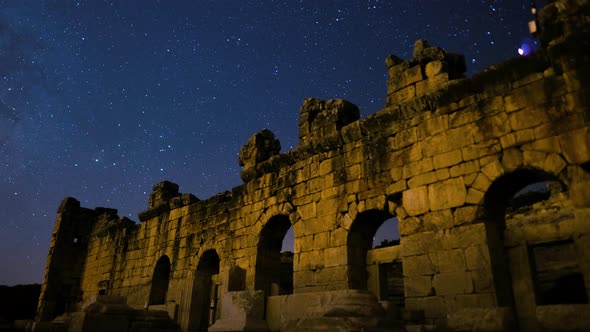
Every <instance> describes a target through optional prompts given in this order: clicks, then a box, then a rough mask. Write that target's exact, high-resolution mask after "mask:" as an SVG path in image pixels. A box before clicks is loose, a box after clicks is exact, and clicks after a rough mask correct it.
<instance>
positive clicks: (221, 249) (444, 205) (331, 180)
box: [38, 1, 590, 331]
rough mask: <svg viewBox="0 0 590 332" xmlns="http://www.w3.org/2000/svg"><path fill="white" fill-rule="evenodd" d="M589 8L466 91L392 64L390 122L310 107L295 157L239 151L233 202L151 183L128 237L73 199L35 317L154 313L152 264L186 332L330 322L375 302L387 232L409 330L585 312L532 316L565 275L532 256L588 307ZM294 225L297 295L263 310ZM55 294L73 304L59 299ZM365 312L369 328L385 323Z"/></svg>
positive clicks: (565, 13) (554, 308) (112, 216)
mask: <svg viewBox="0 0 590 332" xmlns="http://www.w3.org/2000/svg"><path fill="white" fill-rule="evenodd" d="M589 8H590V4H589V3H588V1H555V2H552V3H551V4H550V5H549V6H548V7H547V8H545V9H543V11H541V15H540V19H541V23H542V24H543V26H544V29H545V30H544V31H545V32H544V34H543V35H541V36H540V38H541V41H542V43H543V48H542V50H540V51H538V52H537V53H535V54H533V55H530V56H528V57H520V58H516V59H513V60H510V61H508V62H506V63H503V64H500V65H497V66H494V67H491V68H489V69H487V70H485V71H483V72H481V73H479V74H477V75H476V76H474V77H473V78H471V79H466V78H464V77H463V72H464V71H465V65H464V59H463V57H462V56H460V55H454V54H449V53H447V52H445V51H444V50H442V49H440V48H438V47H431V46H429V45H428V43H426V42H425V41H422V40H420V41H418V42H416V46H415V49H414V54H413V59H411V60H408V61H403V60H401V59H399V58H397V57H394V56H390V57H388V58H387V61H386V64H387V68H388V72H389V80H388V84H387V96H388V97H387V101H386V105H385V108H384V109H383V110H381V111H379V112H377V113H375V114H373V115H371V116H369V117H367V118H365V119H359V111H358V109H357V108H356V106H355V105H353V104H351V103H349V102H346V101H343V100H328V101H323V100H319V99H307V100H305V101H304V103H303V106H302V107H301V111H300V112H301V115H300V120H299V146H298V147H296V148H295V149H294V150H291V151H288V152H285V153H282V154H281V153H279V151H280V143H279V142H278V141H277V140H276V139H275V138H274V135H273V134H272V133H271V132H270V131H268V130H265V131H261V132H260V133H257V134H255V135H254V136H252V138H250V140H249V141H248V142H247V144H246V145H245V146H244V147H243V148H242V150H241V151H240V164H241V165H242V166H244V169H243V171H242V173H241V178H242V179H243V180H244V184H243V185H241V186H239V187H236V188H234V189H232V191H227V192H224V193H221V194H219V195H216V196H214V197H211V198H209V199H206V200H202V201H200V200H199V199H197V198H196V197H194V196H193V195H191V194H181V193H180V192H179V188H178V186H177V185H175V184H172V183H169V182H163V183H160V184H158V185H156V186H154V190H153V193H152V194H151V195H150V199H149V205H148V210H146V211H144V212H142V213H140V215H139V218H140V223H139V224H137V225H136V224H133V223H132V222H130V221H128V220H126V219H120V218H119V217H118V216H117V215H116V211H114V210H109V209H100V208H97V209H96V210H89V209H84V208H80V207H79V203H77V202H76V201H75V200H73V199H66V200H65V201H64V203H63V204H62V206H61V207H60V210H59V213H58V220H57V222H56V228H55V230H54V234H53V238H52V243H51V248H50V255H49V257H48V266H47V271H46V278H45V282H44V285H43V291H42V296H41V299H40V306H39V313H38V315H39V318H40V319H45V320H46V319H51V318H53V317H55V316H56V314H57V313H60V312H63V311H64V310H65V309H64V310H61V309H59V308H58V307H60V306H62V304H61V302H60V303H59V304H56V303H57V302H59V301H62V302H63V301H65V302H67V303H70V302H71V303H74V302H76V300H77V301H81V300H85V299H88V298H90V297H91V296H93V295H96V294H97V293H106V294H110V295H120V296H124V297H126V298H127V301H128V303H129V304H130V305H133V306H137V307H144V306H146V305H149V302H150V299H149V297H150V293H151V292H152V287H153V284H154V282H153V278H154V269H155V267H156V263H157V262H158V261H159V260H160V259H161V258H162V257H163V256H166V257H167V258H168V261H169V265H170V266H169V272H170V274H169V284H168V288H167V292H166V301H165V302H166V303H165V304H164V308H165V310H168V311H169V313H170V315H171V317H173V318H174V319H175V320H176V321H177V322H179V324H180V325H181V327H182V329H183V330H185V331H186V330H189V329H197V328H203V327H207V326H208V325H210V324H211V323H215V325H213V326H212V327H211V328H210V330H215V328H216V326H218V330H224V329H225V330H227V326H226V325H224V324H228V323H227V321H228V319H234V320H236V318H235V317H224V314H223V313H224V312H225V313H226V315H229V313H230V312H232V311H231V310H234V309H231V310H230V308H234V307H239V303H238V302H239V301H242V302H243V301H245V300H243V298H244V297H247V298H248V301H251V303H257V306H255V307H261V309H260V308H259V310H258V311H252V310H251V307H248V308H250V309H248V310H250V311H248V310H246V309H244V307H241V309H240V310H242V311H239V312H240V315H241V316H239V317H241V318H240V319H241V323H236V324H243V327H244V326H246V325H248V324H255V325H256V324H259V325H256V326H259V327H260V326H270V327H271V329H273V330H276V329H283V330H285V329H288V328H289V326H291V325H292V326H303V325H293V324H295V323H293V322H295V321H297V322H298V323H297V324H303V323H301V322H302V319H304V318H305V317H315V316H322V315H326V314H327V312H328V311H330V310H332V309H333V307H331V305H332V304H333V305H337V304H338V301H341V302H342V301H343V302H346V301H349V302H346V303H349V304H350V303H352V302H350V299H354V301H368V300H366V299H365V298H362V299H361V297H360V295H358V294H361V293H354V292H350V291H349V290H351V289H352V290H369V291H370V292H372V293H373V294H374V295H375V296H376V297H379V296H380V294H375V293H379V292H378V289H379V282H380V281H379V280H380V279H379V277H378V276H376V274H378V273H379V272H378V271H379V268H378V266H379V265H378V263H379V262H381V263H386V262H385V261H382V260H383V258H379V257H381V256H379V252H376V251H375V252H374V251H371V252H369V250H370V249H371V241H372V237H373V236H374V234H375V232H376V230H377V229H378V228H379V226H380V225H381V224H382V223H383V221H384V220H386V219H389V218H391V217H394V216H395V217H396V218H397V219H398V220H399V232H400V235H401V242H400V245H399V246H398V247H395V248H392V249H388V250H383V252H386V254H382V255H385V256H383V257H386V259H385V260H388V262H390V263H391V262H393V261H395V260H401V262H402V267H403V269H402V270H403V285H404V293H405V299H404V301H403V302H404V305H405V308H404V310H405V311H404V312H405V314H403V317H401V316H400V317H401V318H403V319H405V320H406V322H410V321H414V323H412V324H435V325H439V326H445V325H448V326H450V327H452V328H456V329H457V330H461V329H465V330H469V331H471V330H473V329H474V328H475V327H478V326H479V328H489V326H488V327H485V324H492V325H494V324H496V325H494V326H493V328H496V329H498V330H500V329H502V328H507V327H505V326H512V327H514V325H510V324H518V325H519V326H520V328H521V329H523V330H526V331H535V330H539V329H545V328H547V327H548V326H553V325H551V324H554V325H556V326H558V325H559V324H558V323H556V322H559V320H561V319H568V318H567V317H573V316H575V315H576V314H580V312H588V311H589V310H590V309H589V307H588V305H587V302H588V301H587V297H588V295H587V297H586V301H585V303H586V304H584V303H570V302H571V301H570V302H567V301H565V300H561V302H560V303H558V304H559V305H541V304H540V303H539V300H538V299H539V295H538V294H536V293H535V292H537V291H538V289H539V287H540V286H539V285H540V283H539V281H538V280H537V279H538V278H539V275H541V276H543V275H554V273H553V274H552V273H549V274H547V273H545V272H543V271H545V270H549V271H553V270H551V269H552V268H551V266H554V265H552V264H559V262H561V261H560V260H559V259H557V261H558V262H557V263H554V262H553V263H551V262H552V261H551V259H549V258H548V259H547V260H545V259H542V260H539V258H536V261H535V258H534V257H536V256H535V254H537V253H539V252H541V253H543V252H552V251H551V250H550V249H547V250H545V251H543V249H542V248H541V249H538V248H537V247H538V246H541V247H542V246H543V245H546V246H549V247H551V244H552V243H553V245H560V243H566V245H565V247H564V248H566V247H567V250H570V251H571V252H573V253H575V255H576V257H575V258H573V259H572V260H569V261H567V262H566V264H569V265H568V266H569V267H570V268H571V269H572V271H575V272H576V273H577V274H578V275H579V276H580V277H581V280H582V282H581V284H580V283H579V281H578V284H580V285H581V288H578V289H577V290H578V291H580V290H582V291H585V292H587V293H588V292H589V289H590V263H589V262H590V245H589V244H588V243H589V241H588V240H589V236H590V223H588V218H587V215H588V213H590V210H589V209H588V207H590V194H589V192H590V191H589V190H588V189H587V188H588V185H589V184H590V173H589V172H588V169H589V166H588V165H590V141H589V139H590V135H589V133H588V105H589V101H590V100H589V97H588V96H590V93H589V91H588V89H589V87H590V84H589V82H588V77H590V67H589V66H590V64H589V63H590V62H589V61H588V58H587V54H588V53H587V52H588V49H589V48H588V44H587V43H588V40H590V39H588V36H589V35H588V32H589V30H588V22H587V17H588V13H589ZM547 182H552V183H557V184H558V186H556V187H555V188H556V189H555V190H553V191H551V192H550V195H549V196H548V200H545V201H543V202H542V203H536V204H533V205H532V207H530V206H529V210H527V212H526V213H525V212H522V211H521V212H522V213H520V214H519V213H518V212H514V211H519V210H518V209H516V210H514V202H513V201H514V199H515V198H514V199H513V197H515V195H516V194H517V193H518V192H519V191H520V190H521V189H523V188H525V187H526V186H528V185H531V184H535V183H536V184H539V183H547ZM291 226H292V227H293V232H294V236H295V250H294V255H293V293H294V294H293V295H290V296H288V297H286V296H283V297H281V296H279V295H277V296H271V297H272V299H271V298H268V299H267V300H266V301H264V300H261V299H260V296H262V297H264V296H265V295H266V296H269V295H275V294H283V293H284V292H283V291H281V290H280V289H279V290H277V287H279V286H277V283H278V282H277V280H278V279H277V278H280V277H277V275H276V273H277V271H280V270H281V264H280V254H279V252H280V242H281V241H282V238H283V236H284V235H285V233H286V231H287V230H288V229H289V227H291ZM74 239H77V240H75V241H74ZM76 248H79V249H76ZM552 248H553V247H552ZM367 254H368V255H367ZM553 256H555V257H559V255H553ZM277 257H278V258H277ZM387 257H389V258H387ZM531 257H533V258H531ZM277 259H278V260H277ZM546 261H550V263H546ZM277 262H278V263H277ZM376 262H377V263H376ZM277 264H278V265H277ZM539 265H540V266H542V267H543V266H545V267H546V268H545V270H542V269H541V270H535V268H536V266H539ZM531 271H536V272H534V273H533V272H531ZM539 271H540V272H539ZM551 278H553V279H551ZM549 279H550V280H549V281H548V282H555V283H557V281H556V280H557V279H558V277H555V278H554V277H549ZM554 279H555V280H554ZM551 280H553V281H551ZM543 285H547V281H545V283H544V284H543ZM542 287H545V288H547V287H551V285H549V286H542ZM542 287H541V288H542ZM279 288H280V287H279ZM63 289H68V291H69V292H70V293H71V294H70V295H68V298H67V299H62V298H61V297H60V296H58V295H57V294H61V293H60V292H61V291H60V290H63ZM256 290H260V291H263V293H260V292H258V293H257V292H255V291H256ZM240 292H241V293H240ZM282 292H283V293H282ZM236 294H237V295H236ZM240 294H242V295H240ZM260 294H262V295H260ZM330 294H338V295H330ZM363 294H364V293H363ZM239 298H242V300H238V299H239ZM56 299H57V300H56ZM314 299H315V300H314ZM347 299H348V300H347ZM56 301H57V302H56ZM236 301H237V302H236ZM314 301H316V302H314ZM354 301H353V302H354ZM564 301H565V302H564ZM558 302H559V300H558ZM582 302H583V301H582ZM240 303H241V302H240ZM265 303H266V307H265ZM320 303H321V305H320ZM273 306H274V307H273ZM210 307H213V308H214V309H213V313H211V312H210V309H209V308H210ZM60 308H61V307H60ZM277 308H278V309H277ZM330 308H332V309H330ZM339 308H340V307H339ZM371 308H372V307H371ZM58 309H59V310H58ZM283 309H284V312H283ZM287 309H288V310H287ZM236 310H238V309H236ZM244 310H245V311H244ZM265 310H266V316H265V313H264V311H265ZM339 310H341V311H340V313H341V314H342V315H344V316H346V315H347V312H346V310H344V309H342V308H340V309H339ZM367 310H368V309H367ZM371 310H372V311H370V312H369V311H367V312H363V314H366V315H367V316H371V315H374V316H379V315H383V312H379V310H377V309H374V308H373V309H371ZM400 310H401V309H400ZM330 312H332V311H330ZM342 312H344V313H342ZM412 313H414V314H412ZM332 314H333V312H332ZM211 315H212V316H211ZM568 315H569V316H568ZM465 317H470V318H469V319H466V318H465ZM240 319H238V320H240ZM265 319H266V320H267V321H268V322H265ZM351 322H352V321H351ZM490 322H492V323H490ZM576 322H577V323H576V324H578V323H579V324H581V325H580V326H585V325H583V324H584V323H583V322H578V321H576ZM357 323H358V322H357ZM289 324H291V325H289ZM351 324H352V323H351ZM478 324H479V325H478ZM482 324H484V325H482ZM572 324H573V323H572ZM574 325H575V324H574ZM219 326H224V327H223V328H222V327H219ZM481 326H484V327H481ZM234 328H235V326H234ZM493 328H492V329H491V330H493ZM488 330H490V329H488Z"/></svg>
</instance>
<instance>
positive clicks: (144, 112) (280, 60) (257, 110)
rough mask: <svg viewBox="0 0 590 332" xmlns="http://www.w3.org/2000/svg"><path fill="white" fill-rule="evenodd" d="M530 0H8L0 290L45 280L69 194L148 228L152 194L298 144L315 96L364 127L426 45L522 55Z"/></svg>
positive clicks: (1, 7) (1, 63)
mask: <svg viewBox="0 0 590 332" xmlns="http://www.w3.org/2000/svg"><path fill="white" fill-rule="evenodd" d="M528 5H529V1H528V0H510V1H508V0H505V1H494V0H477V1H475V0H473V1H472V0H461V1H458V0H447V1H442V0H441V1H437V0H433V1H421V0H415V1H393V0H390V1H384V0H364V1H328V0H315V1H307V0H306V1H295V0H289V1H260V0H259V1H246V0H240V1H238V0H236V1H229V0H217V1H199V0H192V1H189V0H177V1H175V0H169V1H164V0H162V1H155V0H120V1H100V0H88V1H65V0H52V1H49V0H47V1H42V0H0V175H1V177H0V284H17V283H34V282H36V283H39V282H41V281H42V279H43V270H44V267H45V261H46V257H47V252H48V248H49V239H50V236H51V230H52V227H53V224H54V221H55V216H56V211H57V207H58V205H59V203H60V201H61V200H62V199H63V198H64V197H66V196H72V197H75V198H77V199H78V200H80V201H81V203H82V205H83V206H85V207H90V208H93V207H97V206H105V207H112V208H116V209H118V210H119V215H121V216H128V217H129V218H131V219H133V220H136V221H137V220H138V218H137V213H138V212H140V211H143V210H145V208H146V207H147V201H148V195H149V193H150V192H151V187H152V185H153V184H155V183H157V182H160V181H162V180H170V181H172V182H176V183H178V184H179V185H180V191H181V192H185V193H186V192H190V193H193V194H194V195H196V196H197V197H199V198H201V199H206V198H208V197H210V196H212V195H214V194H216V193H218V192H222V191H224V190H229V189H231V188H232V187H235V186H237V185H240V184H241V183H242V181H241V180H240V177H239V172H240V170H241V168H240V167H239V166H238V153H239V149H240V147H241V146H242V145H243V144H244V143H245V142H246V141H247V140H248V138H249V137H250V136H251V135H252V134H253V133H255V132H257V131H259V130H260V129H263V128H268V129H270V130H271V131H273V132H274V133H275V135H276V136H277V137H278V138H279V139H280V141H281V144H282V147H283V148H282V151H283V152H284V151H286V150H290V149H292V148H294V147H295V146H296V144H297V140H298V139H297V119H298V115H299V114H298V113H299V107H300V106H301V104H302V102H303V100H304V99H305V98H307V97H318V98H322V99H330V98H344V99H347V100H349V101H351V102H353V103H355V104H357V105H358V106H359V108H360V110H361V115H362V116H363V117H365V116H367V115H369V114H372V113H375V112H377V111H379V110H380V109H381V108H382V107H383V105H384V99H385V93H386V85H385V81H386V73H387V71H386V68H385V64H384V59H385V57H386V56H387V55H388V54H395V55H397V56H399V57H402V58H404V59H408V58H410V57H411V53H412V49H413V44H414V41H415V40H416V39H418V38H425V39H427V40H428V41H429V42H430V43H431V44H432V45H436V46H441V47H443V48H445V49H446V50H447V51H450V52H456V53H463V54H465V56H466V60H467V65H468V75H473V74H474V73H476V72H477V71H479V70H482V69H483V68H485V67H487V66H489V65H491V64H494V63H498V62H500V61H502V60H507V59H509V58H512V57H515V56H518V53H517V50H518V48H519V47H520V46H521V45H522V44H523V43H529V44H530V43H532V42H533V41H532V40H531V39H530V38H529V35H528V32H527V22H528V20H529V19H530V18H531V16H530V12H529V7H528Z"/></svg>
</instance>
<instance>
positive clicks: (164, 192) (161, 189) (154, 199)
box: [148, 181, 179, 209]
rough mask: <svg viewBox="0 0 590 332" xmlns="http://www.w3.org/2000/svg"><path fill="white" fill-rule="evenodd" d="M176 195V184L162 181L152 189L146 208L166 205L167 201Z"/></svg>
mask: <svg viewBox="0 0 590 332" xmlns="http://www.w3.org/2000/svg"><path fill="white" fill-rule="evenodd" d="M178 195H179V193H178V185H177V184H176V183H172V182H170V181H162V182H160V183H158V184H155V185H154V186H153V187H152V193H151V194H150V198H149V205H148V208H150V209H152V208H155V207H157V206H160V205H163V204H168V200H170V199H171V198H172V197H176V196H178Z"/></svg>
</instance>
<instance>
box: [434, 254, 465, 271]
mask: <svg viewBox="0 0 590 332" xmlns="http://www.w3.org/2000/svg"><path fill="white" fill-rule="evenodd" d="M437 254H438V268H439V270H440V272H441V273H447V272H462V271H465V270H466V267H465V255H464V254H463V250H462V249H452V250H444V251H439V252H438V253H437Z"/></svg>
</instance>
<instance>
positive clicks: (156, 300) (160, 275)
mask: <svg viewBox="0 0 590 332" xmlns="http://www.w3.org/2000/svg"><path fill="white" fill-rule="evenodd" d="M169 281H170V259H169V258H168V256H165V255H164V256H162V257H160V259H158V262H157V263H156V267H154V274H153V276H152V288H151V290H150V298H149V302H148V304H149V305H158V304H165V303H166V294H167V293H168V283H169Z"/></svg>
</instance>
